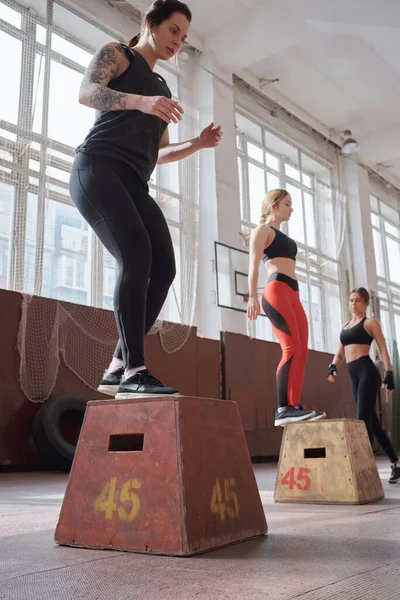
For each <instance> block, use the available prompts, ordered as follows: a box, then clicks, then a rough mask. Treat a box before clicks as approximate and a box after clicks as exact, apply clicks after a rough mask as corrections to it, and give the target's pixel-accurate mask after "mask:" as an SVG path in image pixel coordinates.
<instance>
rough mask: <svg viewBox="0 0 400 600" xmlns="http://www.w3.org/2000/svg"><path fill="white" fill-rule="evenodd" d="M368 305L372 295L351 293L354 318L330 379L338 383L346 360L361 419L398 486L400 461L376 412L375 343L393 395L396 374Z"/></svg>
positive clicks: (385, 383) (331, 367) (386, 384)
mask: <svg viewBox="0 0 400 600" xmlns="http://www.w3.org/2000/svg"><path fill="white" fill-rule="evenodd" d="M368 304H369V293H368V292H367V290H366V289H365V288H358V289H356V290H353V291H352V292H351V294H350V310H351V312H352V314H353V316H352V318H351V319H350V321H349V322H348V323H346V325H345V326H344V328H343V330H342V332H341V334H340V346H339V350H338V351H337V353H336V355H335V357H334V359H333V361H332V363H331V364H330V365H329V368H328V380H329V381H331V382H332V383H334V382H335V377H336V369H337V367H338V366H339V365H340V364H341V363H342V362H343V360H344V359H345V360H346V363H347V369H348V373H349V378H350V385H351V393H352V395H353V398H354V400H355V402H356V404H357V419H361V420H362V421H364V423H365V425H366V427H367V431H368V435H369V439H370V441H371V444H372V441H373V436H375V438H376V439H377V441H378V443H379V445H380V446H381V448H382V450H383V451H384V452H385V454H387V456H388V457H389V459H390V461H391V463H392V472H391V475H390V478H389V483H395V482H396V481H399V480H400V461H399V459H398V456H397V454H396V452H395V451H394V449H393V446H392V444H391V442H390V440H389V438H388V436H387V435H386V433H385V432H384V431H383V429H382V427H381V424H380V422H379V419H378V417H377V414H376V409H375V403H376V396H377V393H378V391H379V388H380V386H381V383H382V381H381V376H380V374H379V371H378V369H377V368H376V367H375V365H374V363H373V362H372V360H371V359H370V357H369V351H370V346H371V344H372V341H373V340H375V341H376V343H377V345H378V348H379V351H380V353H381V357H382V360H383V363H384V365H385V370H386V374H385V378H384V380H383V386H384V387H386V393H387V394H391V393H392V392H393V390H394V379H393V371H392V366H391V363H390V357H389V354H388V351H387V348H386V342H385V338H384V337H383V334H382V329H381V326H380V324H379V322H378V321H377V320H376V319H369V318H367V316H366V310H367V307H368Z"/></svg>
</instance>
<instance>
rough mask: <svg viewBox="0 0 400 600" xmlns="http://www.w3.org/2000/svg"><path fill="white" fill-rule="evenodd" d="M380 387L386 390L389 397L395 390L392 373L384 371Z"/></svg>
mask: <svg viewBox="0 0 400 600" xmlns="http://www.w3.org/2000/svg"><path fill="white" fill-rule="evenodd" d="M382 387H383V388H386V394H387V395H388V396H389V395H390V394H392V393H393V390H394V389H395V385H394V377H393V371H386V376H385V379H384V380H383V381H382Z"/></svg>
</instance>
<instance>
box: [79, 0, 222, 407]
mask: <svg viewBox="0 0 400 600" xmlns="http://www.w3.org/2000/svg"><path fill="white" fill-rule="evenodd" d="M191 18H192V16H191V13H190V10H189V8H188V7H187V6H186V4H183V3H182V2H179V1H178V0H156V1H155V2H154V3H153V4H152V5H151V7H150V8H149V10H148V11H147V13H146V15H145V17H144V21H143V26H142V31H141V34H140V35H137V36H135V37H134V38H132V39H131V40H130V42H128V44H127V45H124V44H119V43H115V42H111V43H109V44H106V45H105V46H103V47H102V48H101V49H100V50H99V51H98V52H97V53H96V55H95V56H94V58H93V60H92V61H91V63H90V65H89V67H88V69H87V71H86V73H85V75H84V78H83V81H82V85H81V89H80V95H79V101H80V103H81V104H85V105H86V106H89V107H91V108H94V109H96V111H97V115H96V120H95V123H94V125H93V127H92V129H91V130H90V132H89V133H88V135H87V137H86V139H85V140H84V142H83V143H82V144H81V145H80V146H79V147H78V148H77V154H76V157H75V160H74V163H73V166H72V172H71V178H70V193H71V198H72V200H73V202H74V203H75V205H76V207H77V208H78V210H79V211H80V213H81V214H82V216H83V217H84V218H85V219H86V221H87V222H88V223H89V225H90V226H91V227H92V229H93V230H94V232H95V233H96V235H97V236H98V237H99V239H100V240H101V242H102V243H103V244H104V246H105V247H106V248H107V250H108V251H109V252H110V253H111V254H112V255H113V256H114V258H115V259H116V261H117V263H118V270H119V274H118V279H117V282H116V286H115V292H114V310H115V318H116V322H117V328H118V334H119V344H118V346H117V348H116V351H115V353H114V358H113V360H112V362H111V364H110V366H109V368H108V371H106V373H105V374H104V378H103V380H102V382H101V384H100V386H99V388H98V389H99V391H101V392H103V393H106V394H110V395H113V396H114V395H115V394H116V397H117V398H133V397H136V396H137V395H138V394H140V395H153V394H173V393H176V390H174V389H172V388H170V387H166V386H165V385H164V384H163V383H161V381H159V380H158V379H156V378H155V377H153V376H152V375H150V373H149V372H148V370H147V369H146V364H145V357H144V339H145V335H146V334H147V333H148V332H149V331H150V329H151V327H152V326H153V324H154V323H155V321H156V319H157V317H158V315H159V313H160V310H161V308H162V306H163V304H164V301H165V299H166V297H167V293H168V290H169V287H170V285H171V284H172V281H173V280H174V277H175V257H174V250H173V245H172V240H171V236H170V233H169V229H168V225H167V222H166V220H165V218H164V216H163V214H162V212H161V210H160V208H159V207H158V205H157V203H156V202H155V201H154V200H153V199H152V198H151V197H150V196H149V188H148V181H149V179H150V176H151V173H152V171H153V169H154V167H155V165H156V163H158V164H160V163H168V162H172V161H176V160H180V159H182V158H185V157H187V156H190V155H191V154H193V153H194V152H196V151H198V150H200V149H201V148H212V147H216V146H218V144H219V142H220V139H221V136H222V132H221V129H220V128H219V127H214V124H213V123H211V125H209V126H208V127H207V128H206V129H204V130H203V131H202V133H201V134H200V136H199V137H197V138H195V139H192V140H189V141H187V142H181V143H177V144H170V142H169V135H168V128H167V127H168V124H169V123H177V122H178V121H179V120H180V119H181V118H182V113H183V110H182V108H181V107H180V105H179V104H178V103H177V102H175V101H174V100H172V99H171V92H170V90H169V89H168V86H167V84H166V82H165V80H164V79H163V77H161V75H158V74H157V73H155V72H154V67H155V65H156V62H157V60H159V59H161V60H168V59H170V58H171V57H172V56H174V55H176V54H177V53H178V51H179V49H180V48H181V46H182V44H183V42H184V41H185V39H186V35H187V32H188V29H189V25H190V21H191Z"/></svg>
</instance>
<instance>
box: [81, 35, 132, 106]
mask: <svg viewBox="0 0 400 600" xmlns="http://www.w3.org/2000/svg"><path fill="white" fill-rule="evenodd" d="M117 51H118V52H120V53H121V54H124V50H123V48H122V46H121V45H120V44H118V46H104V47H103V48H101V49H100V50H99V51H98V52H97V54H96V55H95V56H94V57H93V60H92V63H91V64H90V66H89V67H88V69H87V71H86V73H85V75H84V81H85V83H87V84H89V85H90V84H93V83H95V84H98V85H99V87H97V89H95V90H94V91H93V92H92V93H91V94H90V97H89V100H90V104H91V105H92V106H93V108H96V109H97V110H118V109H121V110H124V109H126V96H127V94H123V93H121V92H116V91H114V90H110V89H109V88H107V87H106V86H107V85H108V83H109V82H110V80H111V79H112V78H113V77H114V76H115V74H116V72H117V62H118V56H117Z"/></svg>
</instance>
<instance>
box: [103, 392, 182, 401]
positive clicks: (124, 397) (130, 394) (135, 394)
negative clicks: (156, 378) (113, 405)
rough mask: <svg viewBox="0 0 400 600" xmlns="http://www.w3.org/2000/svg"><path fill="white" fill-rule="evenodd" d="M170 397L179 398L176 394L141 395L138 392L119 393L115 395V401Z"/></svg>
mask: <svg viewBox="0 0 400 600" xmlns="http://www.w3.org/2000/svg"><path fill="white" fill-rule="evenodd" d="M171 396H180V394H179V393H178V392H177V393H175V394H142V393H140V392H120V393H119V394H116V396H115V399H116V400H133V399H135V398H170V397H171Z"/></svg>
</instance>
